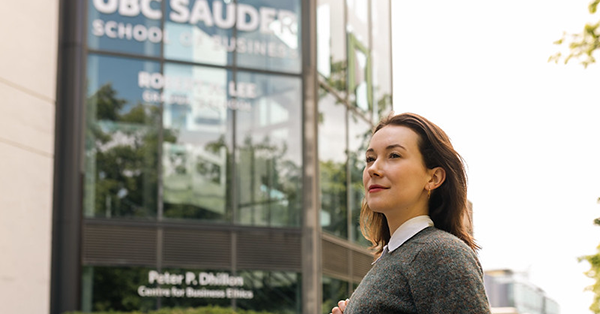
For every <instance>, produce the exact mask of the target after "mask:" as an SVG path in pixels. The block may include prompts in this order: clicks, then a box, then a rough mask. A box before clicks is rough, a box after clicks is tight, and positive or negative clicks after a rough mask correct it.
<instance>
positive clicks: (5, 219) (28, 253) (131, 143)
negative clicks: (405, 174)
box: [0, 0, 392, 314]
mask: <svg viewBox="0 0 600 314" xmlns="http://www.w3.org/2000/svg"><path fill="white" fill-rule="evenodd" d="M390 12H391V10H390V0H373V1H359V0H346V1H341V0H337V1H336V0H305V1H301V0H289V1H279V0H245V1H242V0H240V1H235V0H191V1H183V0H172V1H167V0H163V1H161V0H75V1H67V0H52V1H49V0H34V1H29V2H27V4H26V5H25V4H23V3H20V2H15V1H12V2H7V3H5V4H4V7H3V9H2V11H1V12H0V17H1V18H0V28H1V32H2V38H3V43H4V46H3V49H2V54H3V58H1V59H0V93H1V94H2V95H3V96H4V100H3V101H2V103H1V104H0V110H1V112H2V115H0V158H1V161H2V162H0V170H1V173H2V174H3V175H2V178H1V179H0V191H2V197H0V208H2V211H1V213H2V214H1V215H2V216H1V217H0V223H1V224H2V225H1V228H0V238H1V239H2V241H1V242H0V243H1V244H0V248H1V249H2V252H3V258H2V259H1V262H0V263H1V264H0V265H1V267H0V295H1V296H2V300H3V305H2V307H3V311H4V312H6V313H62V312H64V311H91V312H97V311H108V310H119V311H132V310H141V311H147V310H151V309H157V308H164V307H189V306H192V307H198V306H204V305H209V304H210V305H220V306H225V307H233V308H240V309H252V310H257V311H269V312H273V313H311V314H314V313H319V312H323V313H325V312H328V311H329V309H330V308H331V307H332V306H333V301H334V300H338V299H341V298H346V297H347V296H348V295H349V294H350V293H351V292H352V290H353V288H354V287H355V286H356V285H357V284H358V282H359V281H360V279H361V278H362V276H363V275H364V274H365V273H366V271H367V270H368V269H369V267H370V262H371V257H370V255H369V252H368V251H367V249H366V241H365V240H364V238H362V236H361V234H360V232H359V230H358V219H357V217H358V214H359V210H360V201H361V198H362V196H363V195H362V193H363V191H362V188H361V183H360V182H361V180H360V178H361V171H362V167H363V166H362V164H363V161H362V158H361V156H360V152H361V149H362V148H364V147H365V145H366V144H367V142H366V141H367V138H368V135H369V133H370V130H371V128H372V125H373V123H374V122H376V121H377V120H378V119H379V117H380V116H381V115H382V114H386V113H387V112H388V111H389V110H390V109H391V99H392V73H391V71H392V70H391V69H392V67H391V62H392V60H391V27H390V23H391V21H390Z"/></svg>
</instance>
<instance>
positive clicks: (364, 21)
mask: <svg viewBox="0 0 600 314" xmlns="http://www.w3.org/2000/svg"><path fill="white" fill-rule="evenodd" d="M369 3H371V1H364V0H346V6H347V10H348V24H347V25H346V30H347V31H348V33H352V34H354V37H356V39H357V40H358V41H359V42H360V43H362V44H363V45H364V46H365V47H367V48H368V47H369V41H370V40H371V38H369V29H370V26H369Z"/></svg>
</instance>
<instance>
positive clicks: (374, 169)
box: [367, 160, 381, 177]
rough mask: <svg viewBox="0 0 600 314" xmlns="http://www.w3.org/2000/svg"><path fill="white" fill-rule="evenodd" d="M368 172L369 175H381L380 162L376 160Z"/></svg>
mask: <svg viewBox="0 0 600 314" xmlns="http://www.w3.org/2000/svg"><path fill="white" fill-rule="evenodd" d="M367 173H368V174H369V176H377V177H379V176H381V169H380V165H379V163H378V162H377V160H376V161H374V162H373V163H372V164H371V165H370V166H369V167H368V169H367Z"/></svg>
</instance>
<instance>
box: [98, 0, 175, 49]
mask: <svg viewBox="0 0 600 314" xmlns="http://www.w3.org/2000/svg"><path fill="white" fill-rule="evenodd" d="M127 2H129V3H127ZM127 2H126V1H121V3H120V5H119V2H118V1H89V2H88V29H87V38H88V47H89V48H90V49H96V50H105V51H115V52H125V53H133V54H140V55H145V56H160V49H161V45H162V43H163V41H165V40H167V39H166V38H165V34H164V33H163V30H162V27H161V18H162V12H161V4H160V2H159V1H150V2H149V5H148V6H140V4H139V1H127Z"/></svg>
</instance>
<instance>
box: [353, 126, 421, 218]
mask: <svg viewBox="0 0 600 314" xmlns="http://www.w3.org/2000/svg"><path fill="white" fill-rule="evenodd" d="M418 139H419V136H418V135H417V133H415V132H414V131H413V130H411V129H410V128H407V127H404V126H395V125H388V126H385V127H383V128H382V129H380V130H379V131H377V132H376V133H375V134H374V135H373V137H372V138H371V143H370V145H369V148H368V149H367V152H366V163H367V164H366V167H365V170H364V171H363V184H364V186H365V194H366V196H365V199H366V201H367V204H368V205H369V208H371V210H373V211H375V212H378V213H383V214H384V215H385V216H386V218H387V219H388V220H390V219H392V220H396V219H400V220H401V221H400V222H403V221H406V220H408V219H410V218H412V217H416V216H419V215H426V214H427V189H426V187H427V186H428V183H429V181H430V179H431V171H430V170H428V169H427V168H426V167H425V164H424V162H423V156H422V155H421V152H420V151H419V146H418Z"/></svg>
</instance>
